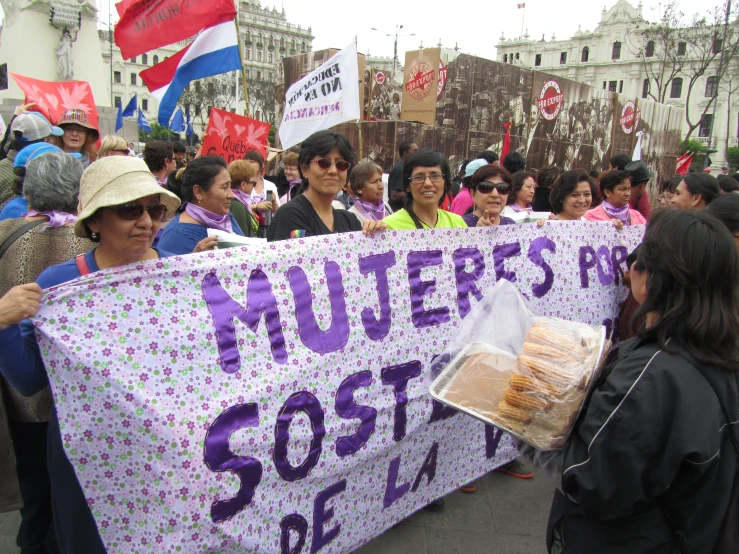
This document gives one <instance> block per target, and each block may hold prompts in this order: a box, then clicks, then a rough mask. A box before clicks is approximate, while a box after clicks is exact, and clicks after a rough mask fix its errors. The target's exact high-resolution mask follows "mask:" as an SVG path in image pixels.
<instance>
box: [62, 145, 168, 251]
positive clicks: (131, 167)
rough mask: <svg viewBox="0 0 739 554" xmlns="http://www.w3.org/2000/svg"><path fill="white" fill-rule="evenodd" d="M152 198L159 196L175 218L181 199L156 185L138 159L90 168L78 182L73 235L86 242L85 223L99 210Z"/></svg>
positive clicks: (111, 159)
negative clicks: (77, 203)
mask: <svg viewBox="0 0 739 554" xmlns="http://www.w3.org/2000/svg"><path fill="white" fill-rule="evenodd" d="M152 194H158V195H159V197H160V201H161V203H162V204H164V205H165V206H167V215H168V216H172V215H174V213H175V210H177V208H178V207H179V205H180V199H179V198H178V197H177V196H176V195H174V194H172V193H171V192H169V191H168V190H167V189H165V188H163V187H161V186H160V185H159V183H157V181H156V179H155V178H154V175H152V173H151V171H149V168H148V166H147V165H146V163H145V162H144V160H142V159H141V158H133V157H131V156H110V157H108V158H102V159H100V160H98V161H96V162H95V163H92V164H90V166H89V167H88V168H87V169H86V170H85V172H84V173H83V174H82V180H81V181H80V203H79V206H78V207H77V213H78V215H77V223H75V225H74V234H75V235H77V236H78V237H82V238H87V233H86V232H85V225H84V222H85V220H86V219H87V218H89V217H90V216H91V215H92V214H94V213H95V212H96V211H98V210H99V209H100V208H106V207H109V206H120V205H121V204H127V203H129V202H134V201H135V200H138V199H139V198H145V197H147V196H151V195H152Z"/></svg>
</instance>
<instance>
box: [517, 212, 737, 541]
mask: <svg viewBox="0 0 739 554" xmlns="http://www.w3.org/2000/svg"><path fill="white" fill-rule="evenodd" d="M737 283H739V256H738V255H737V250H736V247H735V245H734V241H733V238H732V236H731V233H729V231H728V230H727V229H726V228H725V227H724V226H723V225H722V224H721V223H720V222H719V221H718V220H716V219H714V218H713V217H712V216H710V215H708V214H704V213H700V212H697V211H692V212H683V211H679V210H661V211H657V212H654V213H653V214H652V217H651V219H650V222H649V225H648V226H647V229H646V234H645V236H644V242H643V243H642V244H641V246H640V247H639V250H638V253H637V258H636V261H635V262H634V264H633V265H632V267H631V289H632V291H633V293H634V297H635V298H636V300H637V301H638V302H639V303H640V304H641V307H640V309H639V311H638V312H637V313H636V314H635V316H634V319H633V321H636V320H638V319H639V318H640V317H642V316H646V324H645V325H644V326H643V327H641V328H640V329H638V330H637V329H635V331H636V332H637V336H636V337H634V338H633V339H631V340H628V341H626V342H624V343H622V345H621V347H620V349H619V353H618V358H617V359H616V360H615V361H614V362H612V363H611V364H609V365H608V366H607V367H606V368H605V369H604V370H603V373H602V375H601V377H600V381H599V382H598V383H597V384H596V385H595V390H594V392H593V393H592V395H591V397H590V399H589V400H588V402H587V403H586V405H585V407H584V408H583V411H582V413H581V415H580V418H579V420H578V422H577V423H576V425H575V427H574V430H573V432H572V435H571V436H570V438H569V441H568V443H567V444H566V446H565V448H564V450H563V451H561V452H559V453H556V455H554V457H553V458H552V459H550V460H548V461H549V464H551V463H552V462H559V463H560V464H561V466H560V468H561V471H558V472H556V474H557V476H558V477H559V478H560V479H561V483H560V487H559V489H558V490H557V491H555V496H554V500H553V503H552V509H551V513H550V516H549V525H548V533H547V546H548V548H549V551H550V552H567V553H572V554H580V553H583V554H584V553H592V552H598V553H599V554H609V553H628V554H639V553H645V554H646V553H650V554H655V553H656V554H660V553H665V554H668V553H669V554H672V553H676V552H696V553H698V552H700V553H710V552H729V551H732V550H729V549H722V548H719V545H718V544H717V540H718V539H719V537H720V536H721V535H722V529H724V527H723V526H724V525H728V526H733V527H729V528H728V529H733V530H735V529H736V525H737V523H736V521H735V520H734V521H729V520H728V519H727V518H726V516H727V514H728V513H729V512H728V510H729V506H731V502H735V501H736V498H733V500H732V490H733V491H734V492H733V494H734V495H736V494H737V493H736V487H737V483H736V482H735V479H736V475H737V466H738V463H739V462H738V460H739V455H738V454H739V425H737V419H739V417H737V413H739V373H738V372H737V367H739V342H737V336H739V319H738V318H737V313H738V310H739V301H738V299H737V295H736V286H737ZM530 452H531V451H530ZM551 454H552V453H539V456H540V457H541V458H540V459H541V460H543V458H544V457H549V456H550V455H551ZM554 465H556V464H554ZM545 467H546V466H545ZM550 467H551V466H550ZM734 546H735V545H734ZM733 551H735V550H733Z"/></svg>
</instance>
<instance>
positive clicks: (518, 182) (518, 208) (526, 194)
mask: <svg viewBox="0 0 739 554" xmlns="http://www.w3.org/2000/svg"><path fill="white" fill-rule="evenodd" d="M512 182H513V188H512V189H511V192H510V194H509V195H508V205H507V206H506V207H505V209H504V210H503V215H504V216H506V217H513V216H515V215H516V214H517V213H520V212H529V213H531V212H532V211H533V209H534V207H533V206H532V204H531V203H532V202H533V201H534V193H535V192H536V179H535V176H534V174H533V173H531V172H530V171H517V172H516V173H514V174H513V176H512Z"/></svg>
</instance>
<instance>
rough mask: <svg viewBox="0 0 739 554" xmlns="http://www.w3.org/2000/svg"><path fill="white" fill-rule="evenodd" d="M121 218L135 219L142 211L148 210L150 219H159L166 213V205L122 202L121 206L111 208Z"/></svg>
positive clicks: (142, 213)
mask: <svg viewBox="0 0 739 554" xmlns="http://www.w3.org/2000/svg"><path fill="white" fill-rule="evenodd" d="M111 209H112V210H115V213H116V214H117V215H118V217H120V218H121V219H124V220H126V221H136V220H137V219H139V218H140V217H141V216H142V215H144V212H145V211H146V212H149V217H150V218H151V220H152V221H161V220H162V219H164V217H165V216H166V215H167V206H165V205H164V204H151V205H150V206H142V205H141V204H124V205H123V206H113V207H112V208H111Z"/></svg>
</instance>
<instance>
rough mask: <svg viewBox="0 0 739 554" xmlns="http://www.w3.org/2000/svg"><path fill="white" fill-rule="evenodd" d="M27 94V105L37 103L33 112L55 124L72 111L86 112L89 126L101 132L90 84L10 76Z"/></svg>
mask: <svg viewBox="0 0 739 554" xmlns="http://www.w3.org/2000/svg"><path fill="white" fill-rule="evenodd" d="M10 76H11V77H13V79H15V82H16V83H18V86H19V87H20V89H21V90H22V91H23V93H24V94H25V95H26V96H25V99H24V100H23V103H24V104H28V103H30V102H34V103H35V104H36V105H35V106H34V107H33V111H35V112H39V113H40V114H41V115H43V116H44V117H45V118H46V119H48V120H49V121H51V123H52V124H57V123H59V121H60V120H61V119H62V114H63V113H64V112H65V111H67V110H71V109H78V110H84V112H85V113H86V114H87V119H88V120H89V121H90V125H92V126H93V127H95V128H96V129H99V126H98V111H97V108H96V107H95V99H94V98H93V96H92V89H91V88H90V83H88V82H86V81H41V80H40V79H32V78H31V77H24V76H22V75H16V74H15V73H11V74H10Z"/></svg>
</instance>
